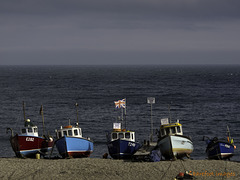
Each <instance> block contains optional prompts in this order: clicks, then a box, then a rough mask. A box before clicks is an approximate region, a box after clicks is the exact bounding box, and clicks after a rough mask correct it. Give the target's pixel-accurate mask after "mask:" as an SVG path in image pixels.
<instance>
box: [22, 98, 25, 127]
mask: <svg viewBox="0 0 240 180" xmlns="http://www.w3.org/2000/svg"><path fill="white" fill-rule="evenodd" d="M22 105H23V118H24V122H25V121H26V114H25V103H24V101H23V103H22Z"/></svg>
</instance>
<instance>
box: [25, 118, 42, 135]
mask: <svg viewBox="0 0 240 180" xmlns="http://www.w3.org/2000/svg"><path fill="white" fill-rule="evenodd" d="M21 135H27V136H38V127H37V126H34V125H33V124H32V123H31V121H30V119H26V120H25V124H24V127H23V128H22V129H21Z"/></svg>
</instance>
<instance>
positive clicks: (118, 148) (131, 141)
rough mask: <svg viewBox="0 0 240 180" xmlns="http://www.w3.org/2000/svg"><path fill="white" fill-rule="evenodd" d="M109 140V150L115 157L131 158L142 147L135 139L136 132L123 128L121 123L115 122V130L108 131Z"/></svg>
mask: <svg viewBox="0 0 240 180" xmlns="http://www.w3.org/2000/svg"><path fill="white" fill-rule="evenodd" d="M107 140H108V141H107V145H108V152H109V154H110V156H111V157H112V158H114V159H129V158H131V157H132V155H133V154H134V153H135V152H136V151H137V150H138V149H140V147H141V145H140V143H138V142H136V141H135V132H134V131H127V130H126V129H121V123H113V130H112V131H111V132H108V134H107Z"/></svg>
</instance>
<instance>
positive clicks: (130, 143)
mask: <svg viewBox="0 0 240 180" xmlns="http://www.w3.org/2000/svg"><path fill="white" fill-rule="evenodd" d="M128 146H132V147H135V146H136V144H135V143H132V142H129V143H128Z"/></svg>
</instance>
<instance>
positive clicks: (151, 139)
mask: <svg viewBox="0 0 240 180" xmlns="http://www.w3.org/2000/svg"><path fill="white" fill-rule="evenodd" d="M147 103H148V104H150V105H151V134H150V141H151V142H153V120H152V104H155V97H148V98H147Z"/></svg>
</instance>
